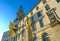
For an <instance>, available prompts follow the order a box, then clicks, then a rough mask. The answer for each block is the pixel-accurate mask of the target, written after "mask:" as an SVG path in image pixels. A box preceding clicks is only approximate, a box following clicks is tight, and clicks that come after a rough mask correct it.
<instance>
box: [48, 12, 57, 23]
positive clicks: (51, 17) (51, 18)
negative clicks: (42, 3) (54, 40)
mask: <svg viewBox="0 0 60 41" xmlns="http://www.w3.org/2000/svg"><path fill="white" fill-rule="evenodd" d="M47 15H48V18H49V20H50V22H51V23H52V22H55V21H56V17H55V14H54V11H51V12H50V13H48V14H47Z"/></svg>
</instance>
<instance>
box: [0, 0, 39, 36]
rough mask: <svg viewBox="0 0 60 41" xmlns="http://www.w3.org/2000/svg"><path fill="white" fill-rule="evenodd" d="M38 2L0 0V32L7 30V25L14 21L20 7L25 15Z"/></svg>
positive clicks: (37, 0)
mask: <svg viewBox="0 0 60 41" xmlns="http://www.w3.org/2000/svg"><path fill="white" fill-rule="evenodd" d="M38 2H39V0H0V32H1V33H3V32H5V31H7V30H9V23H10V22H11V21H13V20H14V19H15V17H16V13H17V11H18V10H19V7H20V5H22V7H23V9H24V13H25V14H27V13H28V12H29V11H30V10H31V9H32V8H33V7H34V5H36V4H37V3H38ZM1 33H0V34H1ZM0 36H1V35H0Z"/></svg>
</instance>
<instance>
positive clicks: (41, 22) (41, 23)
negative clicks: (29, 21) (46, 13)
mask: <svg viewBox="0 0 60 41" xmlns="http://www.w3.org/2000/svg"><path fill="white" fill-rule="evenodd" d="M39 23H40V26H41V27H44V23H43V19H41V20H40V21H39Z"/></svg>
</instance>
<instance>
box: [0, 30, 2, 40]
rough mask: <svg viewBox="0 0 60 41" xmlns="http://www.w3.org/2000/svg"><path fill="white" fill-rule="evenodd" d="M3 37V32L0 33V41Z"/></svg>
mask: <svg viewBox="0 0 60 41" xmlns="http://www.w3.org/2000/svg"><path fill="white" fill-rule="evenodd" d="M2 36H3V32H2V31H0V41H1V39H2Z"/></svg>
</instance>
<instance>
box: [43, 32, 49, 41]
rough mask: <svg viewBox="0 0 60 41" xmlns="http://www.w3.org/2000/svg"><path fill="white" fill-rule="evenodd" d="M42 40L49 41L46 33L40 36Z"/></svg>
mask: <svg viewBox="0 0 60 41" xmlns="http://www.w3.org/2000/svg"><path fill="white" fill-rule="evenodd" d="M42 40H43V41H50V39H49V37H48V34H47V33H43V35H42Z"/></svg>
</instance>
